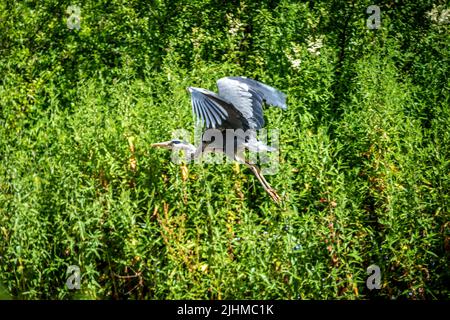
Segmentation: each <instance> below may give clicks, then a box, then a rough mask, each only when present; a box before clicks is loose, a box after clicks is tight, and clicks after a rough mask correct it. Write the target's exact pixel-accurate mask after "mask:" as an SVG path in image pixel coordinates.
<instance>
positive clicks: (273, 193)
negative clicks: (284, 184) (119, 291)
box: [267, 188, 282, 204]
mask: <svg viewBox="0 0 450 320" xmlns="http://www.w3.org/2000/svg"><path fill="white" fill-rule="evenodd" d="M267 193H268V194H269V195H270V197H271V198H272V200H273V201H275V202H276V203H277V204H281V202H282V199H281V197H280V196H279V195H278V193H277V191H276V190H275V189H272V188H270V189H267Z"/></svg>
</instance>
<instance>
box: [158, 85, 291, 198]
mask: <svg viewBox="0 0 450 320" xmlns="http://www.w3.org/2000/svg"><path fill="white" fill-rule="evenodd" d="M217 87H218V91H219V93H218V94H216V93H214V92H212V91H209V90H206V89H202V88H195V87H188V88H187V90H188V91H189V92H190V94H191V103H192V111H193V114H194V116H195V118H196V119H197V121H199V123H201V124H202V126H204V127H205V128H206V130H205V132H204V133H203V137H202V141H201V143H200V145H199V146H198V147H195V146H193V145H192V144H190V143H188V142H186V141H182V140H177V139H173V140H169V141H164V142H159V143H154V144H152V147H159V148H165V149H172V150H184V151H185V154H186V155H187V158H188V159H189V160H193V159H198V158H199V157H200V156H201V155H202V154H203V153H205V152H209V151H212V152H223V153H225V154H226V155H227V156H228V157H229V158H231V159H232V160H234V161H237V162H239V163H243V164H245V165H246V166H247V167H248V168H249V169H250V170H251V171H252V172H253V174H254V175H255V176H256V177H257V179H258V181H259V182H260V183H261V185H262V186H263V188H264V190H265V191H266V192H267V193H268V194H269V195H270V197H271V198H272V199H273V200H274V201H275V202H276V203H280V202H281V197H280V196H279V195H278V194H277V192H276V191H275V190H274V189H273V188H272V187H271V186H270V184H269V183H268V182H267V180H266V179H265V178H264V176H263V174H262V173H261V169H260V168H259V167H258V166H256V165H255V164H253V163H251V162H250V161H248V160H247V159H245V156H243V155H244V151H245V150H250V151H255V152H261V151H274V149H273V148H272V147H269V146H267V145H265V144H264V143H263V142H261V141H260V140H258V139H257V138H256V130H259V129H261V128H263V126H264V118H263V109H262V107H263V103H264V102H265V103H266V104H268V105H272V106H276V107H279V108H281V109H286V108H287V107H286V95H285V94H284V93H283V92H281V91H279V90H277V89H275V88H273V87H270V86H268V85H266V84H264V83H261V82H259V81H256V80H253V79H250V78H246V77H225V78H221V79H219V80H218V81H217ZM211 129H214V130H216V131H219V134H221V135H222V137H221V138H222V139H221V140H222V143H223V148H212V150H211V145H213V141H214V140H212V139H211V137H210V139H205V136H206V133H207V132H208V130H211ZM230 130H232V131H234V132H235V134H234V135H233V136H232V137H231V139H232V141H230V135H228V134H227V132H229V131H230ZM230 144H232V146H233V147H232V151H231V152H230V151H229V150H230V149H229V148H226V146H229V145H230ZM224 150H226V152H224Z"/></svg>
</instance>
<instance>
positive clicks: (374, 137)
mask: <svg viewBox="0 0 450 320" xmlns="http://www.w3.org/2000/svg"><path fill="white" fill-rule="evenodd" d="M373 4H378V5H379V6H380V9H381V27H380V28H379V29H375V30H370V29H368V28H367V26H366V21H367V18H368V17H369V15H370V14H368V13H367V12H366V9H367V7H368V6H369V5H373ZM70 5H77V6H78V7H79V8H80V10H81V12H80V18H81V19H80V28H79V29H77V28H74V29H70V28H68V24H67V19H68V18H69V16H70V15H71V14H72V13H70V12H69V13H68V12H67V9H68V7H69V6H70ZM449 10H450V9H449V8H448V6H447V7H446V5H445V1H431V0H427V1H419V2H411V1H401V0H392V1H388V2H386V3H385V2H382V3H381V2H379V1H373V2H372V1H357V2H355V1H344V0H342V1H339V0H329V1H321V2H320V3H317V2H315V1H287V0H283V1H259V2H254V1H227V2H226V4H225V3H224V2H223V1H212V0H211V1H200V0H189V1H185V0H182V1H175V0H174V1H169V0H167V1H158V0H154V1H138V0H135V1H120V0H113V1H96V2H91V1H78V2H76V3H75V2H74V3H71V2H69V1H57V0H43V1H22V2H10V1H9V2H8V1H0V75H1V77H0V298H7V297H14V298H23V299H36V298H51V299H84V298H96V299H105V298H106V299H108V298H113V299H126V298H136V299H194V298H195V299H248V298H253V299H299V298H300V299H311V298H320V299H339V298H346V299H361V298H373V297H383V298H409V299H424V298H427V299H435V298H441V299H442V298H445V299H448V298H449V297H450V291H449V288H450V271H449V270H450V263H449V261H450V260H449V254H450V219H449V218H450V192H449V191H450V174H449V173H450V131H449V125H450V107H449V106H450V101H449V77H448V71H449V51H448V48H449V45H450V37H449V34H450V33H449V23H450V12H449ZM227 75H245V76H248V77H252V78H255V79H258V80H261V81H264V82H266V83H267V84H270V85H273V86H275V87H277V88H279V89H281V90H283V91H284V92H286V93H287V94H288V110H287V111H286V112H283V111H281V110H279V109H275V108H270V109H269V108H266V118H267V123H268V128H269V129H270V128H279V129H280V132H281V136H280V139H281V140H280V168H279V169H280V170H279V172H278V173H277V174H276V175H271V176H268V177H267V178H268V180H269V181H270V183H271V184H272V185H273V186H274V187H275V188H276V189H277V190H278V191H279V192H280V194H282V196H283V197H284V199H285V202H284V204H283V205H282V206H277V205H275V204H274V203H272V202H271V201H270V198H269V197H268V196H267V195H266V194H265V193H264V190H263V189H262V188H261V186H260V185H259V184H258V182H257V180H256V179H255V178H254V176H252V175H251V173H250V172H248V171H247V169H244V167H242V166H239V165H225V166H224V165H218V164H209V165H203V166H199V165H189V166H188V175H187V176H186V174H185V172H186V171H185V170H186V168H185V167H180V165H176V164H173V163H172V162H171V161H170V153H169V152H164V151H161V150H155V149H152V148H150V144H151V143H153V142H157V141H163V140H167V139H169V138H170V137H171V134H172V132H173V131H174V130H176V129H182V128H184V129H187V130H190V131H191V132H193V123H194V122H193V119H192V115H191V108H190V101H189V99H190V97H189V95H188V93H187V92H186V91H185V88H186V87H187V86H189V85H193V86H198V87H204V88H208V89H211V90H215V81H216V80H217V79H219V78H220V77H222V76H227ZM371 264H376V265H378V266H379V267H380V269H381V276H382V288H381V289H380V290H372V291H370V290H368V289H367V287H366V279H367V277H368V275H367V273H366V270H367V267H368V266H369V265H371ZM69 265H78V266H79V267H80V268H81V273H82V281H81V289H80V290H75V291H74V290H69V289H68V288H67V286H66V279H67V274H66V271H67V268H68V266H69Z"/></svg>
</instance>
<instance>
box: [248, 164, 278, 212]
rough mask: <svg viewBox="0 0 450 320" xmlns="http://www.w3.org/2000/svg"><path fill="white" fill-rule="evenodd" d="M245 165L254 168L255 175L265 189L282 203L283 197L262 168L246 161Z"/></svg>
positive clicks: (275, 199) (273, 198) (276, 200)
mask: <svg viewBox="0 0 450 320" xmlns="http://www.w3.org/2000/svg"><path fill="white" fill-rule="evenodd" d="M245 165H246V166H247V167H248V168H249V169H250V170H252V172H253V173H254V175H255V176H256V177H257V178H258V180H259V182H260V183H261V185H262V186H263V188H264V190H266V192H267V193H268V194H269V196H270V197H271V198H272V200H273V201H275V202H276V203H278V204H280V203H281V197H280V196H279V195H278V193H277V192H276V191H275V189H273V188H272V187H271V186H270V184H269V183H268V182H267V180H266V178H264V176H263V174H262V173H261V169H259V168H258V167H257V166H255V165H254V164H251V163H247V162H246V163H245Z"/></svg>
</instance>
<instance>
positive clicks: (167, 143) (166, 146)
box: [150, 141, 171, 149]
mask: <svg viewBox="0 0 450 320" xmlns="http://www.w3.org/2000/svg"><path fill="white" fill-rule="evenodd" d="M170 143H171V141H164V142H158V143H152V144H151V145H150V146H152V147H153V148H164V149H169V148H170Z"/></svg>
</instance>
